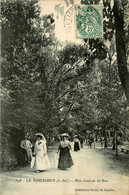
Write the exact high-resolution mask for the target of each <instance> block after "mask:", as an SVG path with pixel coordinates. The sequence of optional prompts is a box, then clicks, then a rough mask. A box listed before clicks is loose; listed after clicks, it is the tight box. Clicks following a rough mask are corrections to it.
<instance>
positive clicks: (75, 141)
mask: <svg viewBox="0 0 129 195" xmlns="http://www.w3.org/2000/svg"><path fill="white" fill-rule="evenodd" d="M78 150H80V141H79V139H78V136H77V135H75V138H74V151H75V152H77V151H78Z"/></svg>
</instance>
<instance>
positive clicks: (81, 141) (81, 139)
mask: <svg viewBox="0 0 129 195" xmlns="http://www.w3.org/2000/svg"><path fill="white" fill-rule="evenodd" d="M83 142H84V139H83V137H81V138H80V144H81V148H83Z"/></svg>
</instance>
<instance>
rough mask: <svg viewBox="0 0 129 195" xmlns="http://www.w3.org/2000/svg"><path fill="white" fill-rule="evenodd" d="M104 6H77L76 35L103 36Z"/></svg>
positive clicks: (87, 36) (82, 36) (85, 36)
mask: <svg viewBox="0 0 129 195" xmlns="http://www.w3.org/2000/svg"><path fill="white" fill-rule="evenodd" d="M102 8H103V7H102V6H101V5H92V6H91V5H86V6H76V37H77V38H82V39H83V38H95V39H96V38H102V37H103V22H102Z"/></svg>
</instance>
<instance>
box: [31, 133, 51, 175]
mask: <svg viewBox="0 0 129 195" xmlns="http://www.w3.org/2000/svg"><path fill="white" fill-rule="evenodd" d="M36 136H37V141H36V143H35V149H34V155H35V169H36V171H37V172H40V171H45V170H48V169H50V163H49V159H48V155H47V146H46V139H45V137H44V135H43V134H42V133H37V134H36Z"/></svg>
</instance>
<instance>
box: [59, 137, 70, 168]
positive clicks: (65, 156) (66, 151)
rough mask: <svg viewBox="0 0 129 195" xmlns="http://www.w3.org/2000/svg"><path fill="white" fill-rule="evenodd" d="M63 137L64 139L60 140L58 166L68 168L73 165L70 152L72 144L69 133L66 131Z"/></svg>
mask: <svg viewBox="0 0 129 195" xmlns="http://www.w3.org/2000/svg"><path fill="white" fill-rule="evenodd" d="M61 137H62V140H61V141H60V143H59V148H58V152H59V162H58V168H59V169H62V170H66V169H67V168H70V167H71V166H73V160H72V157H71V154H70V150H71V144H70V141H68V135H67V134H66V133H63V134H62V135H61ZM58 152H57V153H58Z"/></svg>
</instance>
